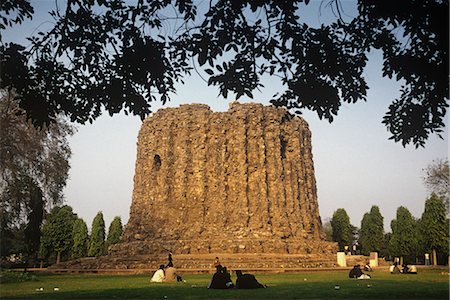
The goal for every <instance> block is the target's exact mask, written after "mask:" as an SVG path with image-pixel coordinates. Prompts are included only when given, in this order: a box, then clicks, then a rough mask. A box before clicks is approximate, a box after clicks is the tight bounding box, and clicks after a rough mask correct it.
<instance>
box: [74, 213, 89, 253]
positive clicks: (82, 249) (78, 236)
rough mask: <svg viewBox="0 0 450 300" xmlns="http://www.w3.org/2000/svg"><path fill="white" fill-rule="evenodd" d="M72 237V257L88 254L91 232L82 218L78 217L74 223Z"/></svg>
mask: <svg viewBox="0 0 450 300" xmlns="http://www.w3.org/2000/svg"><path fill="white" fill-rule="evenodd" d="M72 239H73V246H72V250H71V251H70V257H71V258H72V259H76V258H80V257H85V256H87V249H88V242H89V234H88V228H87V226H86V222H84V220H83V219H81V218H78V219H77V220H76V221H75V223H74V224H73V231H72Z"/></svg>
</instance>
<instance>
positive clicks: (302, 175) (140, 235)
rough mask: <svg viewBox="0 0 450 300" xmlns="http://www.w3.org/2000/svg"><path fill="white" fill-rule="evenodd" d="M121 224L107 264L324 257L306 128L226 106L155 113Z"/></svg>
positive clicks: (274, 114) (142, 139)
mask: <svg viewBox="0 0 450 300" xmlns="http://www.w3.org/2000/svg"><path fill="white" fill-rule="evenodd" d="M137 146H138V150H137V160H136V173H135V177H134V191H133V200H132V204H131V211H130V219H129V221H128V224H127V225H126V228H125V232H124V235H123V237H122V241H121V243H119V244H117V245H114V246H112V247H111V248H110V254H111V255H122V256H124V255H149V254H162V253H167V251H172V252H173V253H176V254H206V253H289V254H315V253H317V254H320V253H331V252H332V251H333V250H334V247H335V246H334V244H333V243H329V242H325V241H324V236H323V233H322V225H321V220H320V216H319V209H318V204H317V190H316V181H315V176H314V165H313V157H312V152H311V132H310V130H309V128H308V124H307V123H306V122H305V121H304V120H303V119H302V118H299V117H293V116H291V115H290V114H289V113H288V112H287V111H286V110H285V109H279V108H275V107H271V106H263V105H261V104H239V103H233V104H231V105H230V108H229V110H228V111H227V112H212V111H211V110H210V108H209V107H208V106H207V105H201V104H193V105H182V106H181V107H179V108H166V109H161V110H159V111H158V112H156V113H155V114H153V115H152V116H150V117H148V118H147V119H146V120H145V121H144V123H143V125H142V127H141V130H140V132H139V138H138V145H137Z"/></svg>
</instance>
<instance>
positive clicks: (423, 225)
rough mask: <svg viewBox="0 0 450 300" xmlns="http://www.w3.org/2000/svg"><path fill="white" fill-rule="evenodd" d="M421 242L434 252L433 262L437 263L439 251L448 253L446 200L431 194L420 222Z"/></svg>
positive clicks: (426, 248) (427, 249)
mask: <svg viewBox="0 0 450 300" xmlns="http://www.w3.org/2000/svg"><path fill="white" fill-rule="evenodd" d="M419 232H420V243H421V244H422V246H423V247H424V249H425V250H426V251H427V252H428V251H431V252H432V262H433V264H434V265H436V264H437V262H438V260H437V252H438V251H439V252H442V254H444V255H445V254H446V255H448V243H449V228H448V219H447V218H446V210H445V205H444V201H442V199H441V198H440V197H439V196H438V195H436V194H434V193H433V194H431V196H430V198H428V199H427V201H426V202H425V210H424V212H423V214H422V218H421V219H420V222H419Z"/></svg>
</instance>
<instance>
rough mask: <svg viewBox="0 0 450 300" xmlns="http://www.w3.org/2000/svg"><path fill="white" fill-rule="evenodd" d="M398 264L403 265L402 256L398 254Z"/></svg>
mask: <svg viewBox="0 0 450 300" xmlns="http://www.w3.org/2000/svg"><path fill="white" fill-rule="evenodd" d="M398 264H399V265H400V266H403V256H400V261H399V263H398Z"/></svg>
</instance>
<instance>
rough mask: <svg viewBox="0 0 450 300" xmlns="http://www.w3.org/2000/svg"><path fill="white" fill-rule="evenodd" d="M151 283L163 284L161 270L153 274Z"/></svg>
mask: <svg viewBox="0 0 450 300" xmlns="http://www.w3.org/2000/svg"><path fill="white" fill-rule="evenodd" d="M150 281H151V282H163V281H164V271H163V270H162V269H158V270H157V271H156V272H155V274H153V277H152V279H151V280H150Z"/></svg>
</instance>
